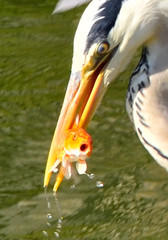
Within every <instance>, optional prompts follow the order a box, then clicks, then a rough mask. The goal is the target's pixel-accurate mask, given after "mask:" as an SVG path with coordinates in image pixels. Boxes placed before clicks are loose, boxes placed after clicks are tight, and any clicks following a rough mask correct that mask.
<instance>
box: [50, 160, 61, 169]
mask: <svg viewBox="0 0 168 240" xmlns="http://www.w3.org/2000/svg"><path fill="white" fill-rule="evenodd" d="M60 162H61V160H59V159H57V160H56V161H55V163H54V165H53V166H52V167H51V169H50V172H54V171H55V169H56V168H57V166H58V165H59V164H60Z"/></svg>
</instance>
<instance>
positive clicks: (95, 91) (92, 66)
mask: <svg viewBox="0 0 168 240" xmlns="http://www.w3.org/2000/svg"><path fill="white" fill-rule="evenodd" d="M146 2H149V1H146ZM143 5H145V4H142V3H141V1H134V0H101V1H100V0H93V1H92V2H91V3H90V4H89V6H88V7H87V8H86V10H85V12H84V13H83V15H82V18H81V20H80V22H79V25H78V28H77V31H76V34H75V38H74V54H73V61H72V70H71V75H70V80H69V84H68V88H67V91H66V95H65V99H64V103H63V106H62V110H61V113H60V116H59V120H58V123H57V127H56V131H55V134H54V137H53V141H52V144H51V148H50V152H49V157H48V162H47V166H46V173H45V180H44V185H45V186H47V185H48V182H49V179H50V176H51V171H50V169H51V168H52V165H53V164H54V162H55V155H56V149H57V148H58V147H59V145H60V144H62V141H63V139H64V134H65V132H66V131H67V130H68V129H71V128H73V126H74V124H75V122H76V119H78V127H79V128H86V127H87V126H88V124H89V122H90V120H91V118H92V116H93V114H94V112H95V109H96V108H97V106H98V105H99V103H100V102H101V100H102V97H103V95H104V93H105V91H106V89H107V86H108V85H109V83H110V82H112V81H113V80H114V79H115V78H116V77H117V75H118V74H119V73H120V72H122V71H123V70H124V69H125V67H126V66H127V64H128V62H129V60H130V59H131V57H132V55H133V53H134V52H135V50H136V49H137V48H138V47H139V46H140V45H142V44H143V43H145V42H146V41H148V40H150V37H151V36H152V34H151V33H152V32H153V26H154V24H152V25H151V24H150V22H151V20H150V18H149V19H148V14H147V13H146V6H143ZM151 5H152V4H151ZM150 7H151V6H150ZM151 8H152V7H151ZM149 25H150V27H148V26H149Z"/></svg>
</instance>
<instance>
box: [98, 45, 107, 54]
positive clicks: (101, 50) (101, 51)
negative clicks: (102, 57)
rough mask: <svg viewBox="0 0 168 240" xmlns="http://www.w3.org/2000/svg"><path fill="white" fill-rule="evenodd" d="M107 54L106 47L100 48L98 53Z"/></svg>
mask: <svg viewBox="0 0 168 240" xmlns="http://www.w3.org/2000/svg"><path fill="white" fill-rule="evenodd" d="M104 52H105V47H104V46H100V47H99V48H98V53H100V54H101V53H104Z"/></svg>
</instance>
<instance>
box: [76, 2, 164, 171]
mask: <svg viewBox="0 0 168 240" xmlns="http://www.w3.org/2000/svg"><path fill="white" fill-rule="evenodd" d="M91 9H93V10H91ZM86 18H87V19H88V22H89V23H88V25H89V27H88V26H86V27H85V30H82V26H81V25H82V24H83V22H84V21H85V19H86ZM89 19H91V21H89ZM167 23H168V1H166V0H162V1H158V0H153V1H151V0H143V1H142V0H139V1H134V0H125V1H124V0H123V1H122V0H120V1H115V0H103V1H99V0H93V1H92V2H91V3H90V5H89V7H88V8H87V9H86V12H85V13H84V15H83V17H82V20H81V22H80V24H79V27H78V30H77V35H78V32H80V31H82V33H83V36H82V39H84V40H82V39H79V38H78V36H76V38H77V40H76V41H75V42H76V44H75V46H74V51H78V54H79V52H80V54H81V52H82V53H83V56H85V57H83V59H82V61H81V65H82V64H83V63H84V62H85V60H86V55H87V57H88V55H89V51H90V49H92V47H93V46H94V45H95V44H98V43H100V42H101V41H103V40H104V39H107V41H108V42H109V44H110V48H111V49H112V48H114V47H115V46H116V45H118V44H119V47H118V50H117V51H116V53H115V55H114V56H113V58H112V59H111V60H110V61H109V63H108V65H107V66H106V70H105V77H104V83H105V84H106V85H108V84H109V83H110V82H111V81H112V80H113V79H115V78H116V76H117V75H118V74H119V73H120V72H121V71H123V70H124V69H125V67H126V66H127V64H128V62H129V60H130V59H131V57H132V55H133V54H134V52H135V51H136V50H137V49H138V48H139V47H140V46H145V48H144V50H143V53H142V57H141V61H140V62H139V64H138V66H137V68H136V69H135V71H134V73H133V74H132V77H131V80H130V84H129V87H128V92H127V100H126V105H127V111H128V114H129V116H130V118H131V120H132V121H133V123H134V125H135V129H136V131H137V134H138V136H139V138H140V140H141V142H142V143H143V145H144V146H145V148H146V149H147V150H148V151H149V153H150V154H151V155H152V156H153V158H154V159H155V160H156V161H157V162H158V163H159V164H160V165H162V166H163V167H165V168H166V169H167V170H168V134H167V130H166V128H167V126H168V118H167V117H168V116H167V115H168V101H167V100H168V91H167V90H165V89H167V84H168V73H167V70H166V69H168V57H167V56H168V27H167ZM88 29H89V30H88ZM80 43H82V44H83V49H80V50H79V47H77V46H76V45H77V44H78V45H80ZM86 50H87V51H86ZM91 57H93V55H92V53H91ZM78 59H79V57H78V56H76V57H75V55H74V65H75V61H76V60H78ZM81 65H79V67H78V70H80V69H81ZM163 85H166V87H165V89H164V94H162V93H163V92H162V91H163V90H162V88H163ZM161 86H162V87H161ZM163 95H164V96H163ZM163 103H164V104H163Z"/></svg>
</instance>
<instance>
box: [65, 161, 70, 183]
mask: <svg viewBox="0 0 168 240" xmlns="http://www.w3.org/2000/svg"><path fill="white" fill-rule="evenodd" d="M71 167H72V166H71V163H69V162H67V164H66V168H65V177H66V179H70V178H71V175H72V169H71Z"/></svg>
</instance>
